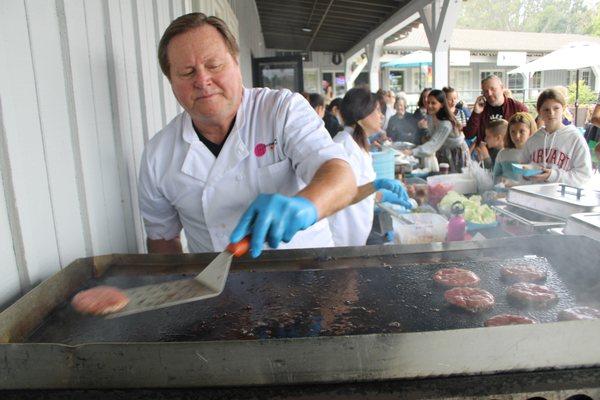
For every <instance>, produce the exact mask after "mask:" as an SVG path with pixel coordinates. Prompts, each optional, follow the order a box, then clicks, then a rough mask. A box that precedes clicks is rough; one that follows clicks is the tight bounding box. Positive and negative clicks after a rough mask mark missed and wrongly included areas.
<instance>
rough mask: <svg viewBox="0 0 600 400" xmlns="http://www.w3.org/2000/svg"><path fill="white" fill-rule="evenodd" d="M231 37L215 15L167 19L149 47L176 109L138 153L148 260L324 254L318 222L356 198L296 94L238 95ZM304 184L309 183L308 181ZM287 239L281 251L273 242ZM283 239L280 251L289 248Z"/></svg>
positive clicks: (346, 171)
mask: <svg viewBox="0 0 600 400" xmlns="http://www.w3.org/2000/svg"><path fill="white" fill-rule="evenodd" d="M238 56H239V49H238V46H237V43H236V40H235V38H234V36H233V35H232V33H231V32H230V31H229V29H228V28H227V26H226V25H225V23H224V22H223V21H222V20H221V19H219V18H217V17H207V16H206V15H204V14H202V13H191V14H187V15H184V16H181V17H179V18H177V19H176V20H174V21H173V22H172V23H171V24H170V25H169V27H168V28H167V29H166V31H165V33H164V34H163V36H162V38H161V40H160V43H159V48H158V58H159V62H160V66H161V69H162V71H163V73H164V74H165V76H166V77H167V78H168V79H169V82H170V83H171V88H172V90H173V93H174V94H175V97H176V98H177V100H178V102H179V104H181V106H182V107H183V109H184V110H185V111H184V112H183V113H181V114H180V115H178V116H177V117H175V119H173V120H172V121H171V122H170V123H169V124H168V125H167V126H166V127H165V128H163V129H162V130H161V131H160V132H159V133H157V134H156V135H155V136H154V137H153V138H152V139H151V140H150V141H149V142H148V143H147V145H146V148H145V150H144V155H143V157H142V162H141V167H140V178H139V201H140V209H141V214H142V217H143V220H144V225H145V228H146V233H147V235H148V251H149V252H150V253H180V252H181V251H182V247H181V243H180V240H179V234H180V231H181V229H182V228H183V229H185V232H186V237H187V239H188V246H189V249H190V251H192V252H207V251H221V250H223V249H224V248H225V247H226V246H227V244H228V243H229V242H233V243H235V242H238V241H240V240H241V239H242V238H243V237H244V236H247V235H250V236H251V254H252V256H254V257H257V256H258V255H259V254H260V252H261V250H262V249H263V247H264V246H265V242H266V243H268V245H269V246H270V247H272V248H277V247H285V248H298V247H323V246H329V245H332V244H333V242H332V239H331V233H330V231H329V228H328V224H327V221H326V219H324V218H325V217H327V216H329V215H331V214H333V213H335V212H336V211H338V210H340V209H342V208H344V207H345V206H347V205H348V204H349V203H350V202H351V200H352V199H353V197H354V195H355V194H356V181H355V178H354V174H353V173H352V170H351V168H350V166H349V164H348V163H347V162H346V161H345V158H344V155H343V149H342V148H341V147H338V145H336V144H334V143H333V141H332V140H331V137H330V136H329V134H328V133H327V131H326V130H325V128H324V126H323V122H322V121H321V120H320V119H319V117H318V116H317V115H316V113H315V112H314V111H313V110H312V109H311V108H310V105H309V104H308V102H306V100H305V99H304V98H303V97H302V96H301V95H299V94H293V93H291V92H290V91H288V90H278V91H276V90H270V89H266V88H255V89H247V88H244V87H243V86H242V75H241V71H240V65H239V60H238ZM306 183H308V184H306ZM282 242H284V243H285V244H282ZM288 242H289V243H288Z"/></svg>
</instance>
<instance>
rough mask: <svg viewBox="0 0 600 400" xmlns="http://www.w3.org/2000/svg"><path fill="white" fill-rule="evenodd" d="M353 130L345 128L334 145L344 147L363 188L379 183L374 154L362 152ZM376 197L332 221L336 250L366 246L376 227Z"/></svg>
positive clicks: (360, 203) (333, 218)
mask: <svg viewBox="0 0 600 400" xmlns="http://www.w3.org/2000/svg"><path fill="white" fill-rule="evenodd" d="M353 131H354V130H353V129H352V128H351V127H345V128H344V130H343V131H340V132H338V134H337V135H335V137H334V138H333V141H334V142H336V143H340V144H341V145H342V146H344V150H345V151H346V155H347V157H348V161H349V162H350V166H351V167H352V171H353V172H354V175H355V176H356V184H357V185H358V186H362V185H364V184H367V183H369V182H373V181H374V180H375V169H373V159H372V157H371V154H370V153H368V152H366V151H365V150H363V149H361V148H360V147H359V146H358V144H357V143H356V141H355V140H354V139H353V138H352V133H353ZM374 209H375V193H373V194H372V195H370V196H369V197H367V198H365V199H363V200H361V201H359V202H358V203H356V204H353V205H351V206H348V207H346V208H344V209H342V210H340V211H338V212H337V213H335V214H333V215H332V216H330V217H329V218H328V220H329V227H330V228H331V233H332V234H333V242H334V243H335V245H336V246H364V245H365V244H366V243H367V238H368V237H369V232H371V227H372V225H373V210H374Z"/></svg>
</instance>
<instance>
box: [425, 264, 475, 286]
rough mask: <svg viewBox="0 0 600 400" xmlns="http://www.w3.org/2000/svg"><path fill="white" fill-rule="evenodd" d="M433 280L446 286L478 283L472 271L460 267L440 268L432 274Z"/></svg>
mask: <svg viewBox="0 0 600 400" xmlns="http://www.w3.org/2000/svg"><path fill="white" fill-rule="evenodd" d="M433 280H434V281H436V282H437V283H439V284H440V285H443V286H447V287H456V286H477V285H478V284H479V277H478V276H477V275H475V273H474V272H472V271H469V270H468V269H462V268H442V269H440V270H438V271H437V272H436V273H435V274H434V275H433Z"/></svg>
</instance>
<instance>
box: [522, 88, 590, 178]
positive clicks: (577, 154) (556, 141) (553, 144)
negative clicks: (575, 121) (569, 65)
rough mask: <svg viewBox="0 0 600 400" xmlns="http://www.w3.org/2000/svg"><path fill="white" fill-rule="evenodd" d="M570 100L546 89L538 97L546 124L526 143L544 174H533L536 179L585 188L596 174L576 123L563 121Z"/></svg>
mask: <svg viewBox="0 0 600 400" xmlns="http://www.w3.org/2000/svg"><path fill="white" fill-rule="evenodd" d="M565 105H566V102H565V98H564V97H563V95H562V94H561V93H560V92H559V91H558V90H556V89H546V90H544V91H543V92H542V93H540V95H539V97H538V99H537V104H536V106H537V111H538V113H539V114H540V115H541V116H542V119H543V120H544V124H545V126H544V127H543V128H541V129H539V130H538V131H537V132H536V133H535V134H534V135H533V136H532V137H531V138H530V139H529V140H528V141H527V143H525V153H526V156H527V160H528V162H530V163H532V164H535V165H539V166H541V167H542V171H543V173H541V174H539V175H535V176H532V177H529V178H527V179H529V180H530V181H532V182H535V183H542V182H560V183H566V184H567V185H571V186H576V187H581V186H583V185H585V184H586V183H587V182H588V181H589V180H590V178H591V175H592V159H591V154H590V151H589V148H588V145H587V143H586V142H585V139H584V137H583V135H581V134H580V133H579V130H578V129H577V128H576V127H574V126H573V125H564V124H563V121H562V119H563V113H564V108H565Z"/></svg>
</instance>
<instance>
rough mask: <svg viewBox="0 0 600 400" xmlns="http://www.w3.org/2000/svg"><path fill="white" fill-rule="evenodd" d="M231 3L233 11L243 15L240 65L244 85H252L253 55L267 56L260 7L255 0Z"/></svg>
mask: <svg viewBox="0 0 600 400" xmlns="http://www.w3.org/2000/svg"><path fill="white" fill-rule="evenodd" d="M230 3H231V8H232V13H234V14H235V15H240V16H243V18H241V19H240V25H239V28H238V32H239V33H238V35H237V39H238V43H239V47H240V67H241V69H242V78H243V81H244V86H246V87H252V86H253V84H252V83H253V82H252V57H255V58H258V57H267V51H266V49H265V41H264V39H263V35H262V30H261V27H260V20H259V17H258V9H257V8H256V3H255V2H254V1H248V0H230ZM242 22H243V24H242Z"/></svg>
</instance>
